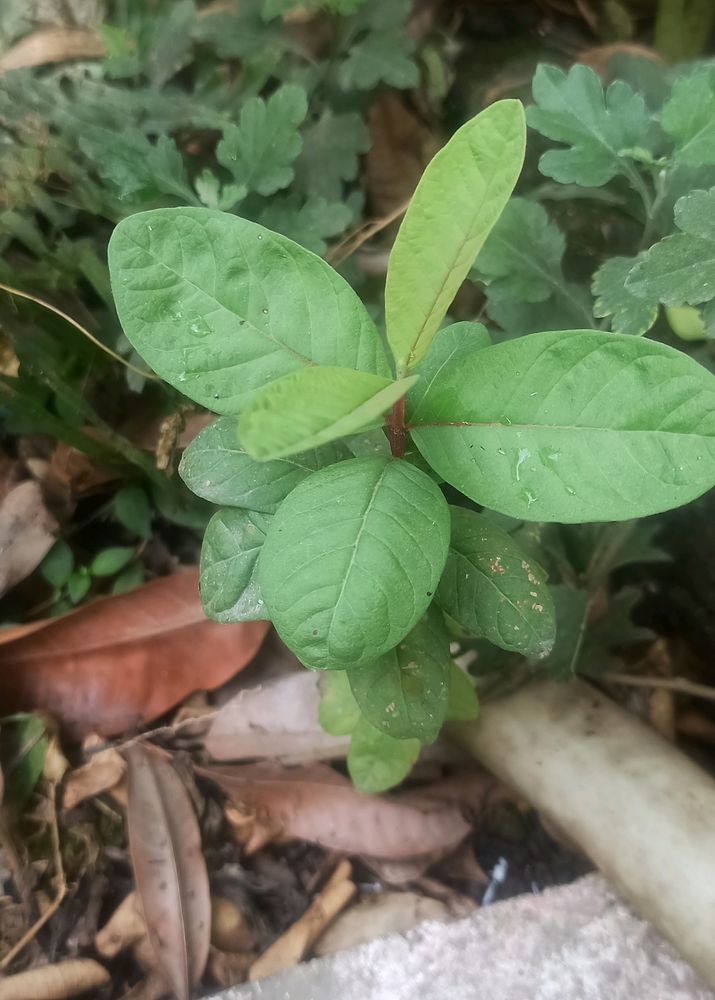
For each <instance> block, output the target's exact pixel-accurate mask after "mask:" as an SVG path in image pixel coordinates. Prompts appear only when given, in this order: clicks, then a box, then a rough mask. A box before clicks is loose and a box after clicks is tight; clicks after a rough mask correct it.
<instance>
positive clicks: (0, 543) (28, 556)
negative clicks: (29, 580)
mask: <svg viewBox="0 0 715 1000" xmlns="http://www.w3.org/2000/svg"><path fill="white" fill-rule="evenodd" d="M56 531H57V522H56V521H55V519H54V517H53V516H52V514H50V512H49V511H48V510H47V508H46V507H45V502H44V500H43V498H42V491H41V489H40V487H39V486H38V484H37V483H35V482H33V481H32V480H27V481H26V482H24V483H20V484H19V485H18V486H15V487H14V488H13V489H11V490H10V491H9V492H8V493H7V495H6V496H5V497H4V498H3V500H2V502H0V594H4V593H5V591H6V590H9V589H10V588H11V587H14V586H15V584H16V583H19V582H20V580H24V579H25V577H26V576H29V574H30V573H32V571H33V570H34V569H35V568H36V567H37V566H38V565H39V563H40V562H41V561H42V560H43V559H44V557H45V556H46V555H47V553H48V552H49V550H50V549H51V548H52V546H53V544H54V541H55V532H56Z"/></svg>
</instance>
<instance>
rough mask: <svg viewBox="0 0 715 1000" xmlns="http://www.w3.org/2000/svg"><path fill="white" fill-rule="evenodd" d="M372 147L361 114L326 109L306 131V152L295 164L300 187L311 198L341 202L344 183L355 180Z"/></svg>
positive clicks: (296, 177)
mask: <svg viewBox="0 0 715 1000" xmlns="http://www.w3.org/2000/svg"><path fill="white" fill-rule="evenodd" d="M369 148H370V133H369V131H368V128H367V126H366V125H365V122H364V121H363V120H362V118H361V116H360V115H359V114H356V113H355V112H348V113H346V114H335V112H333V111H332V110H331V109H330V108H326V109H325V110H324V111H323V113H322V115H321V116H320V118H318V119H317V120H316V121H314V122H311V124H310V125H308V126H307V128H306V129H305V130H304V132H303V149H302V150H301V152H300V155H299V156H298V158H297V160H296V161H295V165H294V166H295V183H296V185H297V187H299V188H300V189H301V190H302V191H304V192H305V194H306V195H308V197H309V198H322V199H323V200H324V201H325V202H326V203H333V204H337V203H339V202H340V201H341V199H342V197H343V181H352V180H355V178H356V177H357V175H358V169H359V166H360V154H361V153H365V152H367V150H368V149H369ZM276 228H277V227H276ZM286 235H291V234H290V233H287V234H286ZM327 235H334V234H332V233H328V234H327ZM298 242H301V241H300V240H298Z"/></svg>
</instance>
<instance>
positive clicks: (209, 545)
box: [199, 509, 271, 622]
mask: <svg viewBox="0 0 715 1000" xmlns="http://www.w3.org/2000/svg"><path fill="white" fill-rule="evenodd" d="M270 520H271V519H270V515H267V514H257V513H255V512H254V511H248V510H236V509H228V510H220V511H218V513H216V514H214V516H213V517H212V518H211V520H210V521H209V523H208V525H207V527H206V534H205V535H204V544H203V546H202V548H201V572H200V577H199V587H200V590H201V603H202V604H203V608H204V611H205V612H206V614H207V615H208V617H209V618H214V619H215V620H216V621H218V622H245V621H254V620H255V619H256V618H266V617H267V615H266V610H265V607H264V603H263V597H262V595H261V588H260V586H259V584H258V581H257V579H256V561H257V559H258V554H259V552H260V551H261V546H262V545H263V539H264V538H265V537H266V529H267V528H268V525H269V524H270Z"/></svg>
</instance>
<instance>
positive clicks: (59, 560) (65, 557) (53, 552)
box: [40, 539, 74, 589]
mask: <svg viewBox="0 0 715 1000" xmlns="http://www.w3.org/2000/svg"><path fill="white" fill-rule="evenodd" d="M73 569H74V555H73V554H72V549H71V548H70V547H69V545H68V544H67V542H65V541H63V540H62V539H60V540H59V541H57V542H55V544H54V545H53V546H52V548H51V549H50V551H49V552H48V553H47V555H46V556H45V558H44V559H43V560H42V562H41V563H40V575H41V576H42V577H43V579H45V580H47V582H48V583H49V584H51V585H52V586H53V587H55V588H57V589H59V588H60V587H64V585H65V584H66V583H67V581H68V579H69V577H70V574H71V573H72V570H73Z"/></svg>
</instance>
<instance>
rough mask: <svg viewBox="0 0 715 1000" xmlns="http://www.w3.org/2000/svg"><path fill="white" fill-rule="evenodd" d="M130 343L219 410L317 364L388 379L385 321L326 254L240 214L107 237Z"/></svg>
mask: <svg viewBox="0 0 715 1000" xmlns="http://www.w3.org/2000/svg"><path fill="white" fill-rule="evenodd" d="M109 267H110V272H111V276H112V290H113V292H114V298H115V302H116V306H117V312H118V314H119V319H120V321H121V323H122V326H123V328H124V332H125V333H126V335H127V337H128V339H129V340H130V341H131V343H132V345H133V346H134V347H135V348H136V350H137V351H138V352H139V353H140V354H141V355H142V357H143V358H144V359H145V360H146V361H147V362H148V363H149V364H150V365H151V367H152V368H153V369H154V370H155V371H156V372H158V373H159V375H161V377H162V378H163V379H165V380H166V381H167V382H169V383H170V384H171V385H173V386H175V388H177V389H179V390H180V391H181V392H183V393H185V395H187V396H189V397H190V398H191V399H194V400H196V402H198V403H201V404H202V405H204V406H207V407H208V408H209V409H211V410H214V411H216V412H217V413H236V412H239V411H240V409H241V407H242V405H243V404H245V402H246V401H247V399H248V397H250V395H251V394H252V392H253V391H254V390H255V389H258V388H260V387H261V386H263V385H265V384H266V382H269V381H271V380H272V379H275V378H279V377H280V376H281V375H287V374H288V372H291V371H296V370H297V369H299V368H302V367H304V366H307V365H311V364H323V365H340V366H341V367H345V368H357V369H359V370H360V371H368V372H376V373H377V374H380V375H388V374H389V371H388V368H387V360H386V358H385V355H384V351H383V349H382V346H381V344H380V340H379V336H378V333H377V331H376V329H375V326H374V324H373V322H372V320H371V319H370V317H369V316H368V314H367V312H366V310H365V308H364V306H363V305H362V303H361V302H360V300H359V299H358V297H357V295H356V294H355V292H353V290H352V289H351V288H350V286H349V285H348V284H347V283H346V282H345V281H344V280H343V279H342V278H341V277H340V275H338V274H337V273H336V272H335V271H333V270H332V268H330V267H329V266H328V265H327V264H326V263H325V261H323V260H321V259H320V258H319V257H315V256H314V255H313V254H311V253H309V252H308V251H307V250H304V249H303V248H302V247H299V246H298V245H297V244H296V243H293V242H291V241H290V240H288V239H286V238H285V237H282V236H278V235H277V234H276V233H272V232H270V231H269V230H267V229H264V228H263V227H262V226H258V225H256V224H255V223H253V222H248V221H247V220H246V219H240V218H238V217H237V216H233V215H225V214H222V213H220V212H213V211H210V210H209V209H203V208H176V209H174V208H168V209H158V210H157V211H154V212H141V213H139V214H138V215H132V216H129V218H127V219H124V220H123V221H122V222H120V223H119V225H118V226H117V228H116V229H115V230H114V233H113V235H112V238H111V240H110V243H109Z"/></svg>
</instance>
